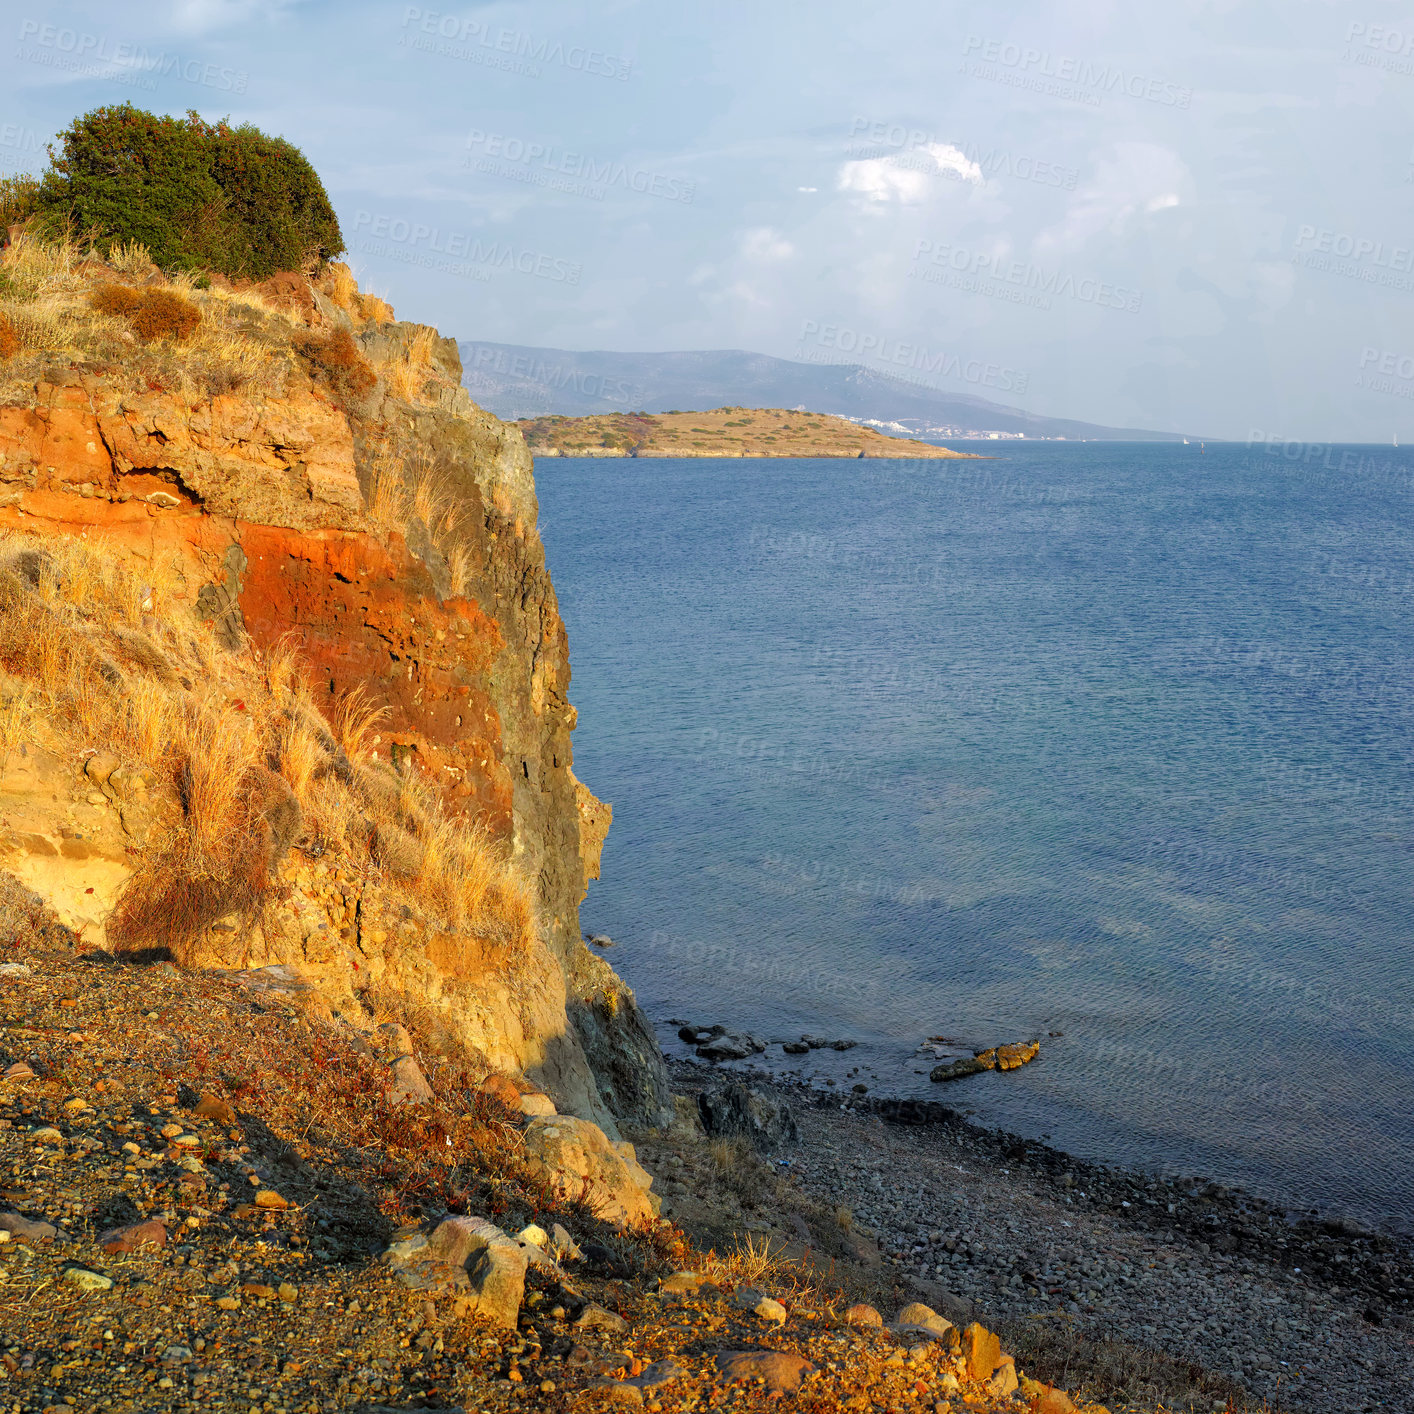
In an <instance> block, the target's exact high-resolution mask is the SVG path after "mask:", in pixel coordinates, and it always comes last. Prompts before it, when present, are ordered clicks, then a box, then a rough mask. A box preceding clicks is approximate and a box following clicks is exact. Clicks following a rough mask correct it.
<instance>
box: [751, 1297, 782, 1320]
mask: <svg viewBox="0 0 1414 1414" xmlns="http://www.w3.org/2000/svg"><path fill="white" fill-rule="evenodd" d="M751 1311H752V1314H753V1315H755V1316H759V1317H760V1318H761V1320H763V1321H770V1322H772V1323H773V1324H775V1325H778V1326H783V1325H785V1323H786V1315H787V1312H786V1308H785V1307H784V1306H782V1305H781V1303H780V1302H779V1301H775V1300H773V1299H772V1298H771V1297H769V1296H763V1297H762V1298H761V1299H760V1300H759V1301H758V1302H757V1303H756V1304H755V1305H754V1306H753V1307H752V1308H751Z"/></svg>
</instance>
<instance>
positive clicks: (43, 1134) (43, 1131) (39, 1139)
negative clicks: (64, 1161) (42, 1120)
mask: <svg viewBox="0 0 1414 1414" xmlns="http://www.w3.org/2000/svg"><path fill="white" fill-rule="evenodd" d="M29 1137H30V1138H31V1139H33V1140H34V1142H35V1143H36V1144H62V1143H63V1142H64V1136H63V1135H62V1134H60V1133H59V1131H58V1130H57V1129H55V1128H54V1126H53V1125H52V1124H46V1125H44V1126H43V1127H42V1128H40V1129H33V1130H31V1131H30V1136H29Z"/></svg>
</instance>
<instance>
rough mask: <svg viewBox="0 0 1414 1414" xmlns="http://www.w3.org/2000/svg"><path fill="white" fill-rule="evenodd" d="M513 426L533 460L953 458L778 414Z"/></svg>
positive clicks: (552, 419)
mask: <svg viewBox="0 0 1414 1414" xmlns="http://www.w3.org/2000/svg"><path fill="white" fill-rule="evenodd" d="M518 425H519V427H520V429H521V431H522V432H523V433H524V434H525V440H526V443H527V445H528V446H529V447H530V450H531V452H532V453H533V454H535V455H537V456H566V457H572V456H604V455H624V456H637V457H645V456H649V457H671V456H682V455H687V456H723V457H737V456H747V457H751V456H757V457H760V456H770V457H814V456H820V457H859V456H871V457H932V458H939V457H956V456H971V455H973V453H970V452H954V451H951V450H949V449H948V448H946V447H936V446H933V445H932V444H931V443H926V442H916V441H913V440H911V439H908V438H901V437H886V436H883V435H882V434H881V433H879V432H876V431H874V430H873V429H872V428H869V427H861V426H859V425H858V424H857V423H854V422H850V421H849V420H848V419H847V418H842V417H828V416H815V417H812V416H808V415H806V416H802V415H801V414H800V413H797V412H788V411H786V410H785V409H782V408H760V409H756V410H748V409H746V408H740V407H722V408H715V409H713V410H712V411H710V412H666V413H661V414H649V413H643V412H634V413H599V414H594V415H592V416H589V417H563V416H545V417H532V418H527V419H525V420H524V421H522V422H520V423H519V424H518Z"/></svg>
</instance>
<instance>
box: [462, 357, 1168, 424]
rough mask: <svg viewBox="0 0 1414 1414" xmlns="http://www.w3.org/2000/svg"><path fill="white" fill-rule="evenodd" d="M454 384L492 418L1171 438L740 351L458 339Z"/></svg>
mask: <svg viewBox="0 0 1414 1414" xmlns="http://www.w3.org/2000/svg"><path fill="white" fill-rule="evenodd" d="M458 347H459V348H460V350H461V357H462V367H463V370H464V371H463V375H462V382H463V383H464V384H465V385H466V388H467V391H468V392H469V393H470V394H471V396H472V398H473V399H474V400H475V401H476V402H478V403H479V404H480V405H481V406H482V407H484V408H485V409H486V410H487V411H488V412H491V413H494V414H495V415H496V416H497V417H501V418H507V419H517V418H525V417H543V416H544V415H546V414H547V413H563V414H565V415H566V416H572V417H580V416H584V415H586V414H591V413H607V412H675V411H681V412H700V411H705V410H707V409H709V408H718V407H729V406H740V407H752V408H771V407H775V408H803V409H807V410H809V411H810V412H822V413H835V414H837V415H839V416H841V417H849V418H854V419H856V420H859V421H866V422H870V423H871V424H873V425H876V426H878V427H879V428H880V430H882V431H886V432H894V433H896V434H899V435H908V436H913V437H919V438H921V439H923V440H924V441H933V440H936V439H941V438H954V439H955V438H958V437H963V436H977V435H979V434H986V433H989V432H995V433H998V434H1000V435H1002V436H1012V437H1015V436H1021V435H1024V436H1027V437H1067V438H1070V439H1072V440H1076V439H1083V438H1090V439H1094V440H1098V441H1144V442H1177V441H1180V440H1181V438H1180V437H1179V435H1178V434H1176V433H1171V432H1152V431H1146V430H1144V429H1142V428H1136V427H1101V426H1098V425H1096V424H1095V423H1091V422H1075V421H1072V420H1071V419H1069V418H1062V417H1039V416H1037V415H1036V414H1034V413H1029V412H1023V411H1022V410H1021V409H1020V408H1014V407H1006V406H1005V405H1004V404H1001V403H994V402H990V401H988V399H986V398H978V397H973V396H971V395H969V394H966V393H952V392H947V391H945V390H943V389H940V388H933V387H929V386H926V385H923V384H919V383H913V382H910V381H907V380H905V379H903V378H895V377H891V376H890V375H888V374H886V373H878V372H876V371H875V370H874V369H872V368H867V367H865V366H864V365H863V364H858V363H796V362H792V361H791V360H789V359H784V358H772V357H770V356H769V355H768V354H754V353H747V352H745V351H744V350H742V349H713V350H704V351H702V352H695V353H610V352H605V351H597V350H596V351H592V352H584V353H575V352H571V351H570V350H567V349H539V348H532V347H530V346H529V345H525V344H493V343H484V342H479V341H476V340H466V341H465V342H463V343H461V344H459V345H458Z"/></svg>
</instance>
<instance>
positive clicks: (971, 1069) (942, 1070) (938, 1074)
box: [928, 1056, 992, 1082]
mask: <svg viewBox="0 0 1414 1414" xmlns="http://www.w3.org/2000/svg"><path fill="white" fill-rule="evenodd" d="M991 1068H992V1067H991V1066H990V1065H983V1064H982V1062H981V1061H980V1060H978V1059H977V1057H975V1056H967V1057H964V1058H963V1059H962V1060H955V1061H947V1062H946V1063H944V1064H943V1065H935V1066H934V1067H933V1068H932V1070H930V1071H929V1072H928V1079H929V1080H935V1081H939V1082H941V1081H944V1080H962V1079H963V1078H964V1077H966V1076H969V1075H980V1074H981V1073H982V1072H983V1071H984V1070H990V1069H991Z"/></svg>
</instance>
